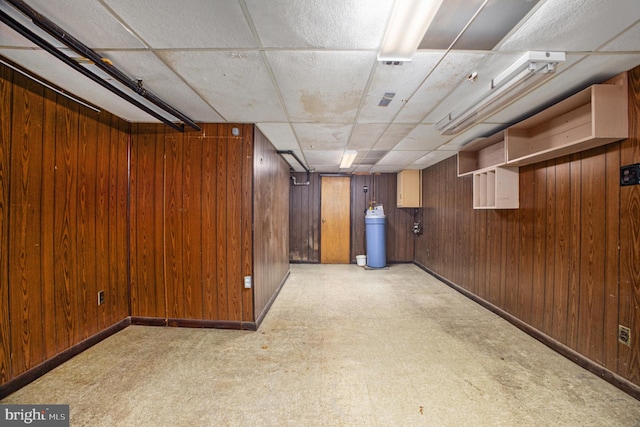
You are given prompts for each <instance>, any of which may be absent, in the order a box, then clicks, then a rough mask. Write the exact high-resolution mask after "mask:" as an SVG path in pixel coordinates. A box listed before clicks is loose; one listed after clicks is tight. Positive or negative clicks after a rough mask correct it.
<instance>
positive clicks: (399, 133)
mask: <svg viewBox="0 0 640 427" xmlns="http://www.w3.org/2000/svg"><path fill="white" fill-rule="evenodd" d="M415 127H416V125H413V124H397V123H393V124H391V125H389V127H388V128H387V130H386V131H385V133H384V134H383V135H382V136H381V137H380V139H379V140H378V143H377V144H376V145H375V147H374V148H375V149H376V150H390V149H392V148H393V147H395V146H396V145H397V144H398V143H399V142H400V141H402V140H403V139H404V138H405V137H406V136H407V135H409V133H410V132H411V131H412V130H413V129H414V128H415Z"/></svg>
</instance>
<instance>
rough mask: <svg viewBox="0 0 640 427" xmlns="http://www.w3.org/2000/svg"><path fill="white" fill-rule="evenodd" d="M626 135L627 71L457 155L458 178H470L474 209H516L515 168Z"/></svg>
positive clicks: (516, 169)
mask: <svg viewBox="0 0 640 427" xmlns="http://www.w3.org/2000/svg"><path fill="white" fill-rule="evenodd" d="M628 137H629V124H628V93H627V73H622V74H619V75H617V76H616V77H614V78H612V79H610V80H608V81H607V82H605V83H604V84H597V85H593V86H590V87H588V88H586V89H584V90H582V91H580V92H578V93H576V94H575V95H573V96H570V97H569V98H567V99H565V100H563V101H560V102H558V103H557V104H555V105H553V106H551V107H549V108H547V109H546V110H544V111H541V112H540V113H538V114H536V115H534V116H531V117H530V118H528V119H525V120H523V121H521V122H519V123H517V124H515V125H513V126H511V127H509V128H507V129H505V130H503V131H500V132H498V133H496V134H494V135H491V136H489V137H487V138H479V139H476V140H473V141H471V142H470V143H469V144H467V145H466V146H464V147H463V148H462V149H461V150H460V151H459V152H458V176H465V175H473V207H474V209H513V208H517V207H518V167H519V166H524V165H528V164H531V163H536V162H541V161H544V160H548V159H553V158H556V157H561V156H565V155H568V154H573V153H577V152H579V151H583V150H588V149H590V148H595V147H599V146H601V145H604V144H608V143H610V142H615V141H619V140H621V139H625V138H628Z"/></svg>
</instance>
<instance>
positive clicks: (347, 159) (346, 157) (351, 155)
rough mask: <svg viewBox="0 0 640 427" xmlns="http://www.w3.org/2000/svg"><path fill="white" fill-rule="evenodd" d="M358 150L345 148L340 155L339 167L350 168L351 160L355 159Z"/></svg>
mask: <svg viewBox="0 0 640 427" xmlns="http://www.w3.org/2000/svg"><path fill="white" fill-rule="evenodd" d="M357 155H358V152H357V151H355V150H347V151H345V152H344V154H343V155H342V161H341V162H340V169H347V168H350V167H351V165H352V164H353V161H354V160H355V159H356V156H357Z"/></svg>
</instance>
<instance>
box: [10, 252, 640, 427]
mask: <svg viewBox="0 0 640 427" xmlns="http://www.w3.org/2000/svg"><path fill="white" fill-rule="evenodd" d="M2 403H49V404H52V403H66V404H70V408H71V421H72V422H71V425H73V426H84V425H86V426H412V425H432V426H485V425H486V426H501V425H502V426H609V425H610V426H640V402H638V401H637V400H635V399H633V398H631V397H630V396H628V395H627V394H625V393H623V392H622V391H620V390H618V389H616V388H615V387H613V386H611V385H610V384H608V383H606V382H605V381H603V380H601V379H600V378H598V377H596V376H594V375H592V374H590V373H589V372H587V371H585V370H583V369H582V368H580V367H578V366H577V365H575V364H573V363H572V362H571V361H569V360H568V359H565V358H563V357H561V356H559V355H557V354H556V353H555V352H553V351H551V350H550V349H548V348H547V347H545V346H544V345H542V344H541V343H539V342H538V341H536V340H534V339H533V338H530V337H529V336H528V335H526V334H524V333H523V332H521V331H520V330H518V329H517V328H515V327H513V326H511V325H510V324H508V323H507V322H506V321H504V320H502V319H501V318H499V317H497V316H496V315H494V314H493V313H491V312H489V311H487V310H485V309H484V308H482V307H480V306H478V305H477V304H475V303H474V302H472V301H470V300H468V299H466V298H465V297H463V296H462V295H460V294H458V293H457V292H455V291H453V290H452V289H450V288H448V287H447V286H445V285H444V284H442V283H440V282H439V281H437V280H436V279H434V278H432V277H431V276H429V275H428V274H426V273H424V272H423V271H421V270H420V269H418V268H417V267H415V266H413V265H393V266H391V268H390V269H389V270H375V271H372V270H369V271H365V270H364V269H363V268H361V267H357V266H356V265H297V264H295V265H292V266H291V276H290V278H289V280H288V281H287V283H286V284H285V286H284V287H283V289H282V292H281V294H280V296H279V297H278V299H277V300H276V302H275V303H274V305H273V307H272V309H271V311H270V313H269V314H268V315H267V317H266V319H265V321H264V323H263V324H262V326H261V328H260V329H259V330H258V331H257V332H246V331H226V330H212V329H184V328H159V327H141V326H131V327H128V328H127V329H125V330H123V331H121V332H119V333H118V334H116V335H114V336H112V337H110V338H108V339H107V340H105V341H103V342H101V343H99V344H98V345H96V346H94V347H92V348H91V349H89V350H87V351H86V352H84V353H82V354H81V355H79V356H77V357H75V358H74V359H72V360H70V361H69V362H67V363H65V364H64V365H62V366H60V367H58V368H57V369H55V370H54V371H52V372H50V373H49V374H47V375H45V376H43V377H42V378H40V379H38V380H37V381H35V382H34V383H32V384H30V385H28V386H27V387H24V388H23V389H21V390H19V391H18V392H16V393H14V394H13V395H11V396H9V397H8V398H6V399H5V400H3V401H2Z"/></svg>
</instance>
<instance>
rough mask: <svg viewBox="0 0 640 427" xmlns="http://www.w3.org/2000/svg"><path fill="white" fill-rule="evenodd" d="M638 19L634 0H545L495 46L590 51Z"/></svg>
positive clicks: (638, 13)
mask: <svg viewBox="0 0 640 427" xmlns="http://www.w3.org/2000/svg"><path fill="white" fill-rule="evenodd" d="M638 19H640V6H639V5H638V0H589V1H585V0H547V1H546V2H544V4H542V6H541V7H540V8H538V10H537V11H536V12H535V13H534V14H533V16H531V18H530V19H529V20H528V21H527V22H525V23H523V24H522V26H521V27H520V28H519V29H518V30H517V31H515V32H514V33H513V34H512V35H511V36H510V37H509V38H507V39H506V40H505V41H504V42H503V43H502V45H501V46H500V47H499V49H500V50H515V51H526V50H558V51H574V52H575V51H578V52H579V51H593V50H596V49H598V48H599V47H600V46H602V45H603V44H604V43H606V42H608V41H609V40H611V39H613V38H614V37H615V36H616V35H618V33H619V32H620V31H622V30H624V29H625V28H627V27H629V26H630V25H631V24H633V23H634V22H636V21H637V20H638ZM608 23H615V25H607V24H608Z"/></svg>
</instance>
